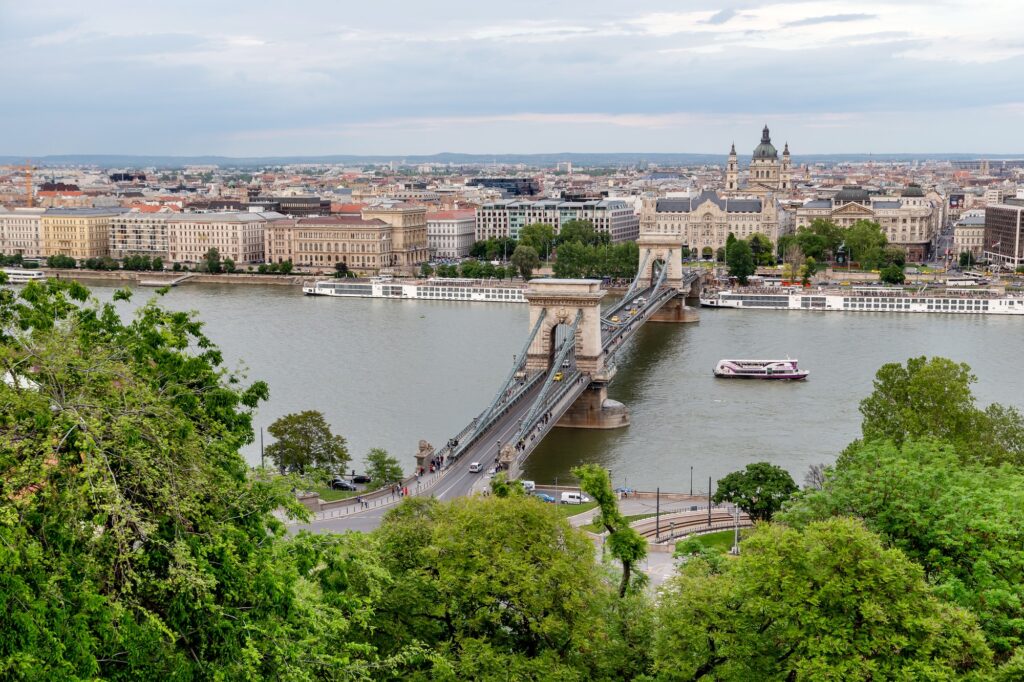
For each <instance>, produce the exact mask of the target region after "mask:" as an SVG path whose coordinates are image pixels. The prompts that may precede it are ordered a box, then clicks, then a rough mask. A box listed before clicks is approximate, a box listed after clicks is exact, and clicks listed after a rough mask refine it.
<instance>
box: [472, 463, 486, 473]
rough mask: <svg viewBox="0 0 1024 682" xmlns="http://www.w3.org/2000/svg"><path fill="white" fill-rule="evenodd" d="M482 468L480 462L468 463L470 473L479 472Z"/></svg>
mask: <svg viewBox="0 0 1024 682" xmlns="http://www.w3.org/2000/svg"><path fill="white" fill-rule="evenodd" d="M483 470H484V465H483V464H481V463H480V462H471V463H470V465H469V473H471V474H479V473H480V472H481V471H483Z"/></svg>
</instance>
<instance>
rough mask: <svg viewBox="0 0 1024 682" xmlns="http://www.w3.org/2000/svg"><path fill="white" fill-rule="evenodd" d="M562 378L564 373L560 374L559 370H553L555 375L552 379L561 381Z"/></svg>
mask: <svg viewBox="0 0 1024 682" xmlns="http://www.w3.org/2000/svg"><path fill="white" fill-rule="evenodd" d="M564 378H565V375H564V374H562V373H561V372H555V376H554V380H555V381H561V380H562V379H564Z"/></svg>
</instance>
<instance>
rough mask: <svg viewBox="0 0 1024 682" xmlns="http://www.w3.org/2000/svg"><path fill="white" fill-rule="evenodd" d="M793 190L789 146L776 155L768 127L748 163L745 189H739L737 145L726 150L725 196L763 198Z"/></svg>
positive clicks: (787, 144)
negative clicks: (742, 195) (737, 195)
mask: <svg viewBox="0 0 1024 682" xmlns="http://www.w3.org/2000/svg"><path fill="white" fill-rule="evenodd" d="M792 188H793V180H792V165H791V162H790V158H789V143H788V142H787V143H786V145H785V147H784V148H783V150H782V161H781V163H780V161H779V152H778V151H777V150H776V149H775V146H774V145H773V144H772V137H771V134H769V132H768V126H767V125H766V126H765V127H764V130H762V131H761V144H759V145H757V146H756V147H754V154H753V156H752V157H751V159H750V173H749V175H748V177H747V183H746V185H745V186H743V187H740V167H739V162H738V161H737V158H736V145H735V144H734V145H733V146H732V149H730V150H729V163H728V165H727V166H726V170H725V191H726V193H728V194H754V195H759V196H760V195H765V194H769V193H773V194H775V193H786V192H789V191H790V190H791V189H792Z"/></svg>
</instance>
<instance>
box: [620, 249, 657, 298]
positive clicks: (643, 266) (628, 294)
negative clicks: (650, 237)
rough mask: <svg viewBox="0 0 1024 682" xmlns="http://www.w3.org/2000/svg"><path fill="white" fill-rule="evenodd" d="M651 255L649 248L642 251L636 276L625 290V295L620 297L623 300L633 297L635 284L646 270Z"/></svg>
mask: <svg viewBox="0 0 1024 682" xmlns="http://www.w3.org/2000/svg"><path fill="white" fill-rule="evenodd" d="M650 257H651V250H650V249H647V251H646V252H645V253H644V257H643V260H641V261H640V268H639V269H638V270H637V271H636V277H634V278H633V282H632V283H631V284H630V285H629V289H627V290H626V295H625V296H623V297H622V299H623V300H624V301H628V300H629V299H630V298H632V297H633V292H635V291H636V287H637V285H638V284H639V283H640V278H641V277H643V276H644V273H645V272H647V261H648V259H650Z"/></svg>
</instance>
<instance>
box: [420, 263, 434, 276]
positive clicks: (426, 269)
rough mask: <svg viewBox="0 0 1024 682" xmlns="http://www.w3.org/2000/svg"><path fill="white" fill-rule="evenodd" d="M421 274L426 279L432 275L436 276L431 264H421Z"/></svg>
mask: <svg viewBox="0 0 1024 682" xmlns="http://www.w3.org/2000/svg"><path fill="white" fill-rule="evenodd" d="M420 274H421V275H423V276H424V277H430V276H431V275H433V274H434V268H432V267H431V266H430V263H421V264H420Z"/></svg>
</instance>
